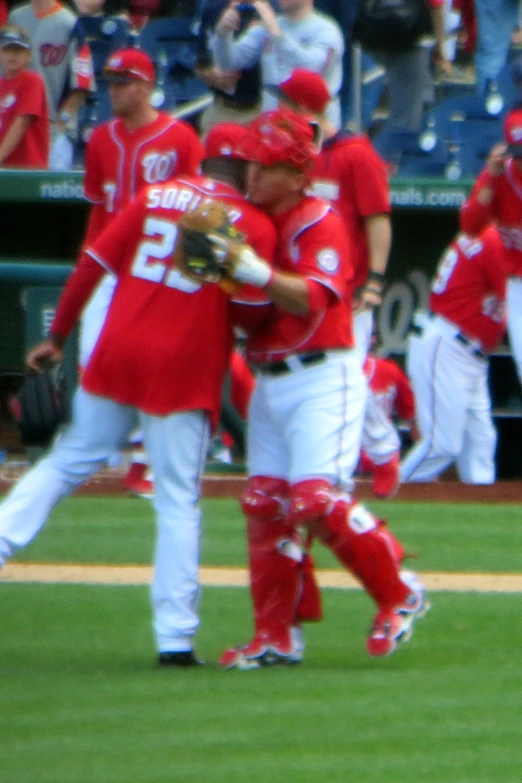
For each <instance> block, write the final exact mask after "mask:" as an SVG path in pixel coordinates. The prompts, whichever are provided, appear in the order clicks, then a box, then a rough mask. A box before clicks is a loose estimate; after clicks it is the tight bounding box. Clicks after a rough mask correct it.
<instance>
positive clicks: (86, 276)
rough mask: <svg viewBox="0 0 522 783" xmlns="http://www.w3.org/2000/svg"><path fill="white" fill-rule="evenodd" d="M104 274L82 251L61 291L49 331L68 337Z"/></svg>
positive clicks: (101, 268) (100, 267)
mask: <svg viewBox="0 0 522 783" xmlns="http://www.w3.org/2000/svg"><path fill="white" fill-rule="evenodd" d="M104 274H105V270H104V269H103V267H102V266H100V265H99V264H98V263H96V261H94V259H93V258H91V257H90V256H88V255H87V254H86V253H82V254H81V256H80V259H79V261H78V263H77V265H76V267H75V268H74V269H73V271H72V272H71V274H70V276H69V278H68V280H67V283H66V284H65V287H64V289H63V291H62V293H61V296H60V299H59V301H58V305H57V307H56V313H55V315H54V319H53V322H52V324H51V328H50V333H51V334H55V335H57V336H59V337H68V335H69V334H70V333H71V332H72V330H73V328H74V327H75V325H76V323H77V322H78V319H79V317H80V314H81V312H82V310H83V308H84V307H85V305H86V304H87V301H88V300H89V297H90V296H91V294H92V292H93V291H94V289H95V288H96V286H97V285H98V283H99V281H100V280H101V278H102V277H103V275H104Z"/></svg>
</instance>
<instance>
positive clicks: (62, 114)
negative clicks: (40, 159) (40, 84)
mask: <svg viewBox="0 0 522 783" xmlns="http://www.w3.org/2000/svg"><path fill="white" fill-rule="evenodd" d="M9 21H10V22H11V23H12V24H17V25H19V26H20V27H22V28H23V29H24V30H26V31H27V33H28V34H29V36H30V39H31V45H32V57H31V61H30V68H32V69H34V70H35V71H37V73H39V74H40V76H42V78H43V80H44V82H45V85H46V88H47V101H48V106H49V115H50V119H51V159H56V155H55V154H54V151H53V147H55V146H57V145H60V144H61V143H62V142H63V133H64V130H65V128H66V126H67V125H68V124H69V123H71V122H72V121H73V120H74V117H75V116H76V113H77V110H78V107H79V106H80V105H81V104H82V103H83V101H84V94H83V91H82V90H79V89H76V88H75V86H74V80H73V79H72V59H73V56H74V49H73V47H72V46H71V43H70V38H71V31H72V29H73V27H74V23H75V21H76V16H75V14H74V13H73V12H72V11H70V10H69V9H68V8H66V7H65V6H63V5H61V4H60V3H59V2H57V1H56V0H31V2H30V3H27V4H26V5H21V6H18V7H17V8H14V9H13V10H12V11H11V13H10V14H9ZM71 84H72V89H71ZM66 163H67V161H65V162H64V163H63V165H59V164H58V163H56V164H54V165H53V166H52V167H57V168H66Z"/></svg>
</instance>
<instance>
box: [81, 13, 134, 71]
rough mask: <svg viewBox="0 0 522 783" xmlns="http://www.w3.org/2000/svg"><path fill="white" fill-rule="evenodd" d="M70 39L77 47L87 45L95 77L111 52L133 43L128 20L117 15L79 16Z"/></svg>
mask: <svg viewBox="0 0 522 783" xmlns="http://www.w3.org/2000/svg"><path fill="white" fill-rule="evenodd" d="M72 39H73V40H75V41H77V45H78V48H80V47H81V46H83V44H84V43H87V44H88V45H89V49H90V50H91V55H92V60H93V67H94V76H95V78H96V79H99V77H100V76H101V73H102V70H103V66H104V65H105V63H106V61H107V58H108V57H109V55H110V54H111V53H112V52H114V51H116V49H123V48H126V47H129V46H134V44H135V35H134V34H133V33H132V31H131V23H130V21H128V20H127V19H121V18H120V17H117V16H109V17H107V16H79V17H78V19H77V20H76V24H75V26H74V29H73V32H72Z"/></svg>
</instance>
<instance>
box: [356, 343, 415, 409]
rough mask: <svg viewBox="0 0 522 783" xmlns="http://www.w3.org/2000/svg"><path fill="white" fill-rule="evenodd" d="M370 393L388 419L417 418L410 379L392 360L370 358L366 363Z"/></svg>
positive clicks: (365, 370) (365, 372)
mask: <svg viewBox="0 0 522 783" xmlns="http://www.w3.org/2000/svg"><path fill="white" fill-rule="evenodd" d="M363 369H364V374H365V375H366V378H367V379H368V386H369V389H370V393H371V394H372V395H373V398H374V399H375V401H376V403H377V405H378V406H379V408H380V409H381V410H382V411H383V413H384V414H385V415H386V417H387V418H388V419H391V418H392V417H393V416H399V418H401V419H406V420H407V421H411V419H413V418H415V396H414V394H413V389H412V388H411V383H410V381H409V378H408V377H407V375H405V373H404V372H403V371H402V370H401V368H400V367H399V365H398V364H396V363H395V362H392V361H391V360H390V359H380V358H378V357H376V356H368V357H367V359H366V361H365V363H364V367H363Z"/></svg>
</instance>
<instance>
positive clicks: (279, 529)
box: [242, 476, 303, 636]
mask: <svg viewBox="0 0 522 783" xmlns="http://www.w3.org/2000/svg"><path fill="white" fill-rule="evenodd" d="M287 493H288V484H287V483H286V482H285V481H282V480H280V479H273V478H270V477H268V476H254V477H253V478H252V479H250V480H249V483H248V487H247V489H246V490H245V493H244V494H243V497H242V507H243V511H244V513H245V515H246V517H247V539H248V554H249V561H250V590H251V595H252V603H253V607H254V622H255V633H256V635H258V634H267V635H268V636H277V635H278V634H279V633H280V631H281V629H284V630H287V629H288V628H290V626H291V625H292V624H293V623H294V618H295V614H296V608H297V605H298V601H299V596H300V593H301V577H300V572H301V561H302V554H303V553H302V547H301V541H300V535H299V534H298V533H297V532H296V531H295V529H294V527H293V525H292V524H291V523H290V522H289V521H288V520H287V519H286V515H285V510H286V509H285V499H286V497H287Z"/></svg>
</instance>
